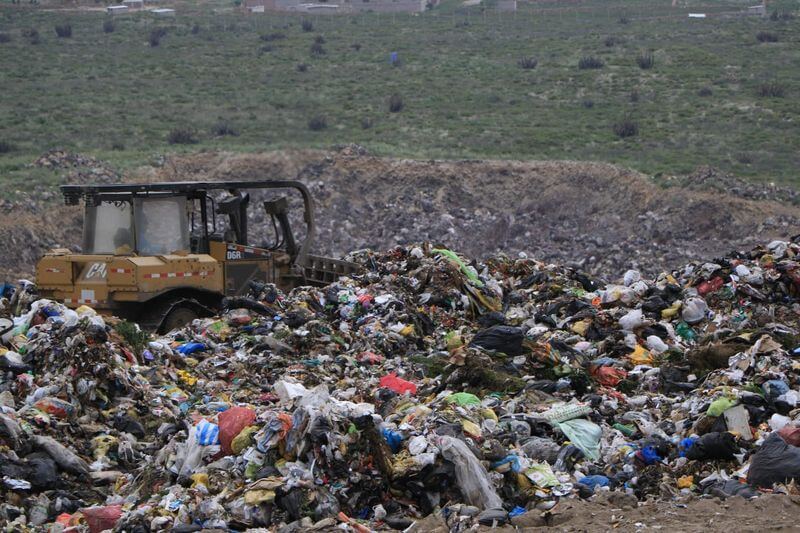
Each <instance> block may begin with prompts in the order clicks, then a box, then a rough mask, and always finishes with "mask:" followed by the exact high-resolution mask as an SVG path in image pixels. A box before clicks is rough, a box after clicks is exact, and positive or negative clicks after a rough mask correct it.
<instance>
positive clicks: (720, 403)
mask: <svg viewBox="0 0 800 533" xmlns="http://www.w3.org/2000/svg"><path fill="white" fill-rule="evenodd" d="M737 403H739V402H737V401H736V400H731V399H730V398H727V397H725V396H723V397H722V398H717V399H716V400H714V401H713V402H711V405H709V406H708V411H706V414H707V415H708V416H719V415H721V414H722V413H724V412H725V411H727V410H728V409H730V408H731V407H734V406H735V405H736V404H737Z"/></svg>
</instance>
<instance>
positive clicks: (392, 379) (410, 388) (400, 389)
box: [381, 372, 417, 394]
mask: <svg viewBox="0 0 800 533" xmlns="http://www.w3.org/2000/svg"><path fill="white" fill-rule="evenodd" d="M381 387H384V388H386V389H391V390H393V391H394V392H396V393H397V394H405V393H406V392H409V393H411V394H416V393H417V386H416V385H415V384H414V383H411V382H410V381H406V380H404V379H403V378H398V377H397V374H395V373H394V372H392V373H390V374H386V375H385V376H383V377H382V378H381Z"/></svg>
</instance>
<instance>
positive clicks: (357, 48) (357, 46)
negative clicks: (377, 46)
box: [350, 43, 361, 52]
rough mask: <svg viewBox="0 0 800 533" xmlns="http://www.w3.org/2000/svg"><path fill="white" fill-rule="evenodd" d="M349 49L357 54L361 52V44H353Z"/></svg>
mask: <svg viewBox="0 0 800 533" xmlns="http://www.w3.org/2000/svg"><path fill="white" fill-rule="evenodd" d="M350 48H352V49H353V50H355V51H356V52H358V51H359V50H361V43H353V44H351V45H350Z"/></svg>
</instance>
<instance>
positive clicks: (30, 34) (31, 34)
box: [22, 28, 42, 44]
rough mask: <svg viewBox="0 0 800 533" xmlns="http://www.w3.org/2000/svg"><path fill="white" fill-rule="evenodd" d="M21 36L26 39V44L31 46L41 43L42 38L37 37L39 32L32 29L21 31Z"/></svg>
mask: <svg viewBox="0 0 800 533" xmlns="http://www.w3.org/2000/svg"><path fill="white" fill-rule="evenodd" d="M22 35H23V36H24V37H25V38H26V39H28V42H29V43H31V44H39V43H40V42H42V38H41V37H40V36H39V30H36V29H34V28H31V29H29V30H25V31H23V32H22Z"/></svg>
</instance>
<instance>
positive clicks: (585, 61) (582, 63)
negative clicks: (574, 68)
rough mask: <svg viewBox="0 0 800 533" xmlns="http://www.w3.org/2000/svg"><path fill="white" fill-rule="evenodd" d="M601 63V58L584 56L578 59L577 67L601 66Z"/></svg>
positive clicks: (591, 67)
mask: <svg viewBox="0 0 800 533" xmlns="http://www.w3.org/2000/svg"><path fill="white" fill-rule="evenodd" d="M603 65H605V63H603V60H602V59H600V58H599V57H594V56H584V57H582V58H580V60H579V61H578V68H579V69H581V70H586V69H593V68H603Z"/></svg>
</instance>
